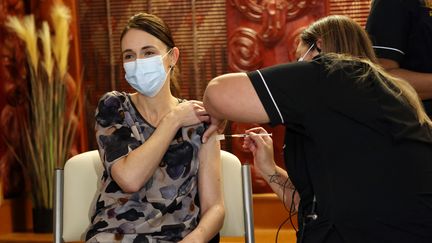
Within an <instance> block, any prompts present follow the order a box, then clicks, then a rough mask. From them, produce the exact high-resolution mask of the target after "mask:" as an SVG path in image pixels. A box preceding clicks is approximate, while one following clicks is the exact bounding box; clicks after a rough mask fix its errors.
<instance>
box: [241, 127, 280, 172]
mask: <svg viewBox="0 0 432 243" xmlns="http://www.w3.org/2000/svg"><path fill="white" fill-rule="evenodd" d="M245 132H246V133H247V134H249V136H247V137H245V138H244V141H243V145H242V147H243V148H244V149H246V150H249V151H251V152H252V154H253V156H254V166H255V168H256V169H258V171H259V172H260V173H261V174H262V175H263V176H264V175H272V174H274V173H275V170H276V163H275V162H274V157H273V140H272V139H271V137H270V136H257V134H260V133H267V131H266V130H265V129H264V128H262V127H255V128H251V129H248V130H246V131H245Z"/></svg>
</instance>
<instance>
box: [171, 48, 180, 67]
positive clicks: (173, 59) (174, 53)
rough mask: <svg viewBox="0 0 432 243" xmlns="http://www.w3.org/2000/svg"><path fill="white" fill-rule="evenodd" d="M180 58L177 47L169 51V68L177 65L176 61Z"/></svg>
mask: <svg viewBox="0 0 432 243" xmlns="http://www.w3.org/2000/svg"><path fill="white" fill-rule="evenodd" d="M179 56H180V50H179V49H178V48H177V47H175V46H174V47H173V48H172V51H171V64H170V66H172V67H174V66H175V65H176V63H177V60H178V58H179Z"/></svg>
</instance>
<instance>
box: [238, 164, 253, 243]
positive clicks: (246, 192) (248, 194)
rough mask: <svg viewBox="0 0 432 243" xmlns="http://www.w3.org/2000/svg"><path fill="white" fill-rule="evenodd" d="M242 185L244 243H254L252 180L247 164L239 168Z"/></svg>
mask: <svg viewBox="0 0 432 243" xmlns="http://www.w3.org/2000/svg"><path fill="white" fill-rule="evenodd" d="M241 171H242V185H243V202H244V208H245V212H244V214H245V215H244V216H245V217H244V219H245V222H244V225H245V228H246V229H245V231H246V232H245V233H246V236H245V242H247V243H255V235H254V221H253V204H252V180H251V171H250V166H249V164H244V165H242V167H241Z"/></svg>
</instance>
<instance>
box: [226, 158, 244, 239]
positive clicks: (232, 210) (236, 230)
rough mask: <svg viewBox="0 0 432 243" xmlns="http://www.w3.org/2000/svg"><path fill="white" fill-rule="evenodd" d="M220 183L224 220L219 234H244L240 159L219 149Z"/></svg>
mask: <svg viewBox="0 0 432 243" xmlns="http://www.w3.org/2000/svg"><path fill="white" fill-rule="evenodd" d="M221 163H222V182H223V183H222V184H223V196H224V202H225V221H224V224H223V226H222V229H221V231H220V234H221V236H244V235H245V227H244V207H243V205H244V203H243V187H242V178H241V176H242V174H241V163H240V160H239V159H238V158H237V157H236V156H235V155H233V154H232V153H229V152H226V151H223V150H222V151H221Z"/></svg>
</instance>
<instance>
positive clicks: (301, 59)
mask: <svg viewBox="0 0 432 243" xmlns="http://www.w3.org/2000/svg"><path fill="white" fill-rule="evenodd" d="M314 46H315V43H313V44H312V45H311V46H310V47H309V49H308V50H307V51H306V53H305V54H304V55H303V56H302V57H300V58H299V59H298V61H299V62H301V61H303V60H304V58H305V57H306V55H307V54H308V53H309V52H310V51H311V50H312V48H313V47H314Z"/></svg>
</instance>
